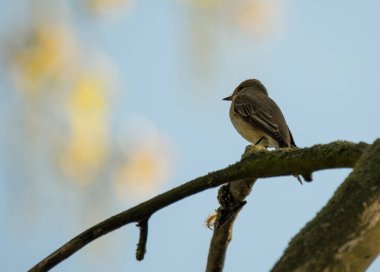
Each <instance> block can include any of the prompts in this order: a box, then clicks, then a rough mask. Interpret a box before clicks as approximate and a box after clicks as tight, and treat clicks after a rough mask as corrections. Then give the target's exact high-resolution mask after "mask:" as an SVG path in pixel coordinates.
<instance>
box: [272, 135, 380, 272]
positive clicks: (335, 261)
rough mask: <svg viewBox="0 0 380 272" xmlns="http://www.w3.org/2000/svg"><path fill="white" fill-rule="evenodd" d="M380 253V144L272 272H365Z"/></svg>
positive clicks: (370, 148) (377, 144)
mask: <svg viewBox="0 0 380 272" xmlns="http://www.w3.org/2000/svg"><path fill="white" fill-rule="evenodd" d="M379 254H380V140H377V141H375V142H374V144H373V145H371V146H370V147H369V148H368V149H367V151H366V152H364V154H363V155H362V157H361V158H360V159H359V160H358V162H357V163H356V165H355V167H354V170H353V171H352V172H351V174H350V175H349V176H348V177H347V178H346V180H345V181H344V183H343V184H342V185H341V186H340V187H339V188H338V189H337V191H336V192H335V194H334V196H333V197H332V198H331V200H330V201H329V202H328V203H327V205H326V206H325V207H324V208H323V209H322V210H321V211H320V212H319V213H318V214H317V216H316V217H315V218H314V219H313V220H312V221H310V222H309V223H308V224H307V225H306V226H305V227H304V228H303V229H302V230H301V231H300V232H299V233H298V234H297V235H296V236H295V237H294V238H293V239H292V240H291V242H290V243H289V246H288V248H287V249H286V251H285V253H284V254H283V256H282V257H281V258H280V260H279V261H278V262H277V264H276V265H275V266H274V268H273V269H272V272H280V271H281V272H287V271H326V272H328V271H338V272H339V271H358V272H359V271H365V270H366V268H367V267H368V266H369V265H370V264H371V263H372V262H373V261H374V260H375V259H376V257H377V256H378V255H379Z"/></svg>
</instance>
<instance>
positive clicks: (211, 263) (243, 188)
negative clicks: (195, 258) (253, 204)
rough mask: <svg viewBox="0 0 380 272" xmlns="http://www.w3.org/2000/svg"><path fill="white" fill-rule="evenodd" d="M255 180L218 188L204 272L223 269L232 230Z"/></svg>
mask: <svg viewBox="0 0 380 272" xmlns="http://www.w3.org/2000/svg"><path fill="white" fill-rule="evenodd" d="M255 181H256V180H255V179H242V180H238V181H236V182H233V183H228V184H226V185H223V186H222V187H220V189H219V192H218V200H219V203H220V207H219V208H218V209H217V211H216V219H215V222H214V233H213V235H212V239H211V242H210V248H209V251H208V258H207V267H206V272H221V271H223V267H224V260H225V257H226V252H227V247H228V244H229V243H230V241H231V239H232V228H233V225H234V222H235V219H236V218H237V216H238V214H239V212H240V210H241V208H242V207H243V206H244V205H245V203H246V201H245V198H246V197H247V196H248V195H249V194H250V192H251V190H252V187H253V184H254V183H255Z"/></svg>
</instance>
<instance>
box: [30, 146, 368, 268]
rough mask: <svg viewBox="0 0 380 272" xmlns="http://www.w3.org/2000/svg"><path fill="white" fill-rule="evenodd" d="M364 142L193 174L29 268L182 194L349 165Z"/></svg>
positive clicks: (263, 155) (258, 156)
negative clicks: (190, 178) (233, 183)
mask: <svg viewBox="0 0 380 272" xmlns="http://www.w3.org/2000/svg"><path fill="white" fill-rule="evenodd" d="M367 146H368V145H367V144H365V143H359V144H354V143H349V142H340V141H339V142H334V143H330V144H326V145H316V146H313V147H310V148H304V149H295V150H278V151H273V152H258V153H254V154H252V155H250V156H249V157H248V158H245V159H243V160H241V161H239V162H237V163H235V164H233V165H231V166H229V167H227V168H225V169H222V170H218V171H215V172H212V173H209V174H207V175H205V176H203V177H199V178H196V179H194V180H192V181H190V182H187V183H185V184H183V185H181V186H179V187H176V188H174V189H172V190H169V191H167V192H165V193H163V194H161V195H158V196H156V197H154V198H152V199H150V200H148V201H145V202H143V203H141V204H139V205H137V206H135V207H133V208H131V209H128V210H126V211H124V212H121V213H119V214H117V215H115V216H112V217H111V218H109V219H107V220H105V221H103V222H101V223H99V224H97V225H95V226H93V227H91V228H89V229H88V230H86V231H84V232H83V233H81V234H79V235H78V236H76V237H74V238H73V239H72V240H70V241H69V242H67V243H66V244H65V245H63V246H62V247H60V248H59V249H57V250H56V251H55V252H53V253H52V254H50V255H49V256H48V257H46V258H45V259H44V260H42V261H41V262H40V263H38V264H37V265H36V266H34V267H33V268H31V270H30V271H47V270H49V269H50V268H52V267H54V266H55V265H57V264H58V263H60V262H62V261H63V260H65V259H66V258H68V257H69V256H71V255H72V254H74V253H75V252H77V251H78V250H79V249H81V248H82V247H84V246H85V245H87V244H88V243H90V242H92V241H94V240H95V239H97V238H99V237H100V236H103V235H105V234H107V233H109V232H111V231H113V230H115V229H117V228H120V227H122V226H124V225H127V224H130V223H132V222H139V221H141V220H142V219H144V218H149V217H150V216H151V215H152V214H153V213H155V212H157V211H158V210H160V209H162V208H164V207H166V206H168V205H170V204H173V203H174V202H176V201H179V200H181V199H183V198H186V197H188V196H191V195H193V194H196V193H199V192H201V191H204V190H206V189H210V188H213V187H217V186H220V185H222V184H224V183H226V182H229V181H233V180H240V179H244V178H252V179H256V178H265V177H275V176H284V175H304V176H305V175H310V174H311V173H312V172H313V171H317V170H322V169H332V168H344V167H346V168H347V167H353V165H354V164H355V162H356V161H357V160H358V158H359V157H360V155H361V154H362V153H363V151H364V150H365V148H366V147H367Z"/></svg>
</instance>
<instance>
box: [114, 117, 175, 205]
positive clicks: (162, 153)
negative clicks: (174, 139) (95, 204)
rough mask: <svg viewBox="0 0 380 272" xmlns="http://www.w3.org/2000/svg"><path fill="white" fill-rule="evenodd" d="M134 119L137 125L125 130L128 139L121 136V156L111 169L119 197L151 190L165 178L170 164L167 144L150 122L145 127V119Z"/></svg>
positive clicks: (131, 195) (144, 193)
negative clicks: (122, 155)
mask: <svg viewBox="0 0 380 272" xmlns="http://www.w3.org/2000/svg"><path fill="white" fill-rule="evenodd" d="M135 121H136V123H137V124H139V125H137V126H132V129H133V128H134V129H135V131H133V132H131V131H129V133H128V135H127V136H126V137H127V138H128V136H129V139H123V141H125V142H124V145H125V150H124V151H125V154H124V155H125V158H124V161H122V162H121V164H120V166H119V167H118V169H117V170H116V172H115V179H114V185H115V191H116V193H117V195H118V196H119V198H120V200H128V199H131V198H135V199H136V198H139V197H141V196H145V195H147V194H152V193H154V192H155V191H156V190H157V188H158V187H159V186H160V185H162V183H164V182H167V181H168V179H169V176H170V174H171V172H172V169H173V167H174V166H173V148H172V145H171V143H170V142H169V141H168V140H167V139H166V138H165V137H163V135H161V134H160V133H159V132H158V131H157V129H156V128H155V127H153V124H148V126H146V123H145V124H144V122H146V120H145V121H144V120H143V119H139V118H138V119H136V120H135ZM148 122H149V121H148ZM144 126H145V128H144ZM149 126H150V127H149ZM147 127H148V128H147ZM135 137H137V138H135Z"/></svg>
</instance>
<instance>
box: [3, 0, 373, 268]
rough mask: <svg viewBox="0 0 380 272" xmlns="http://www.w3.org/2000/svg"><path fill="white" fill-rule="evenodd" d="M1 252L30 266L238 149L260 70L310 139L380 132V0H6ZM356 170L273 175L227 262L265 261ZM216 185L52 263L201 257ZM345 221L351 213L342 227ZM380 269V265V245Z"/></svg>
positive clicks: (256, 194)
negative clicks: (243, 97) (243, 92)
mask: <svg viewBox="0 0 380 272" xmlns="http://www.w3.org/2000/svg"><path fill="white" fill-rule="evenodd" d="M0 4H1V8H0V60H1V61H0V71H1V73H0V93H1V99H0V124H1V129H0V148H1V152H0V229H1V232H2V239H1V243H0V263H1V267H2V270H3V271H25V270H27V269H29V268H30V267H31V266H32V265H34V264H36V263H37V262H38V261H40V260H41V259H42V258H44V257H46V256H47V255H48V254H50V253H51V252H52V251H54V250H56V249H57V248H58V247H60V246H61V245H63V243H65V242H67V241H68V240H69V239H71V238H72V237H74V236H75V235H77V234H79V233H80V232H82V231H83V230H85V229H86V228H88V227H90V226H92V225H94V224H96V223H98V222H99V221H101V220H104V219H106V218H108V217H110V216H112V215H114V214H116V213H118V212H121V211H123V210H125V209H128V208H130V207H131V206H133V205H135V204H137V203H139V202H142V201H144V200H147V199H149V198H151V197H153V196H155V195H157V194H159V193H161V192H164V191H166V190H168V189H170V188H172V187H175V186H178V185H180V184H182V183H184V182H185V181H188V180H191V179H193V178H195V177H198V176H201V175H204V174H206V173H207V172H210V171H213V170H217V169H220V168H224V167H226V166H227V165H229V164H231V163H234V162H235V161H237V160H239V158H240V155H241V154H242V152H243V151H244V148H245V146H246V145H247V144H248V143H247V142H245V140H244V139H243V138H241V137H240V136H239V135H238V133H237V132H235V130H234V128H233V127H232V125H231V123H230V120H229V117H228V109H229V103H227V102H224V101H222V100H221V99H222V98H223V97H225V96H227V95H229V94H230V93H231V92H232V91H233V89H234V88H235V87H236V86H237V85H238V84H239V83H240V82H241V81H243V80H245V79H248V78H258V79H260V80H261V81H262V82H263V83H264V85H265V86H266V87H267V89H268V91H269V94H270V95H271V97H272V98H273V99H274V100H275V101H276V102H277V103H278V104H279V106H280V107H281V109H282V111H283V113H284V115H285V116H286V119H287V122H288V124H289V127H290V129H291V130H292V132H293V135H294V137H295V141H296V143H297V145H298V146H300V147H306V146H311V145H314V144H318V143H329V142H331V141H334V140H339V139H342V140H349V141H354V142H358V141H365V142H368V143H371V142H373V141H374V140H375V139H376V138H378V137H380V125H379V121H378V119H379V116H380V107H379V105H378V104H379V100H380V95H379V83H378V79H379V77H380V72H379V71H380V62H379V58H380V53H379V52H380V51H379V48H380V33H379V29H378V26H379V25H380V17H379V16H378V14H379V13H380V2H379V1H375V0H366V1H362V2H360V4H358V2H357V1H352V0H348V1H347V0H345V1H343V0H339V1H327V0H322V1H294V0H241V1H227V0H163V1H147V0H76V1H67V0H55V1H48V0H18V1H11V0H2V1H1V2H0ZM348 173H349V170H334V171H323V172H318V173H316V174H315V176H314V182H313V183H308V184H305V185H304V186H300V185H299V184H298V182H297V181H296V180H295V179H294V178H293V177H280V178H272V179H265V180H259V181H258V182H257V183H256V185H255V188H254V190H253V192H252V194H251V195H250V197H249V198H248V205H246V206H245V207H244V209H243V211H242V212H241V214H240V216H239V218H238V220H237V222H236V224H235V228H234V236H233V240H232V242H231V245H230V248H229V251H228V255H227V260H226V265H225V271H247V270H252V269H253V270H254V271H268V270H269V269H270V268H271V267H272V265H273V264H274V263H275V262H276V261H277V260H278V258H279V257H280V256H281V254H282V252H283V250H284V249H285V248H286V246H287V243H288V242H289V240H290V238H291V237H292V236H293V235H294V234H296V233H297V232H298V231H299V230H300V228H302V227H303V226H304V224H305V223H306V222H307V221H308V220H310V219H311V218H313V217H314V216H315V214H316V212H317V211H319V209H320V208H321V207H322V206H323V205H324V204H325V203H326V202H327V200H328V199H329V198H330V197H331V196H332V194H333V192H334V191H335V189H336V188H337V187H338V186H339V184H341V182H342V181H343V180H344V178H345V177H346V176H347V175H348ZM216 193H217V189H214V190H209V191H207V192H203V193H201V194H198V195H196V196H193V197H190V198H188V199H186V200H183V201H181V202H179V203H177V204H175V205H172V206H170V207H168V208H165V209H163V210H161V211H160V212H158V213H156V214H154V216H153V217H152V218H151V220H150V229H149V237H148V244H147V254H146V256H145V259H144V260H143V261H142V262H137V261H136V260H135V259H134V252H135V245H136V243H137V240H138V229H137V228H136V227H135V226H134V225H128V226H127V227H124V228H122V229H119V230H117V231H115V232H113V233H111V234H109V235H107V236H105V237H103V238H101V239H99V240H97V241H95V242H94V243H91V244H90V245H89V246H87V247H85V248H83V249H82V250H80V251H79V252H78V253H76V254H75V255H73V256H72V257H70V258H69V259H68V260H66V261H64V262H63V263H61V264H59V265H58V266H57V267H56V268H54V269H53V271H202V270H204V267H205V264H206V259H207V252H208V245H209V241H210V238H211V235H212V232H211V231H210V230H209V229H207V228H206V227H205V219H206V218H207V216H208V215H209V214H210V213H211V212H212V211H213V210H214V209H215V208H217V200H216ZM342 227H344V226H342ZM369 271H380V260H377V262H375V263H374V264H372V266H371V268H370V269H369Z"/></svg>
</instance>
